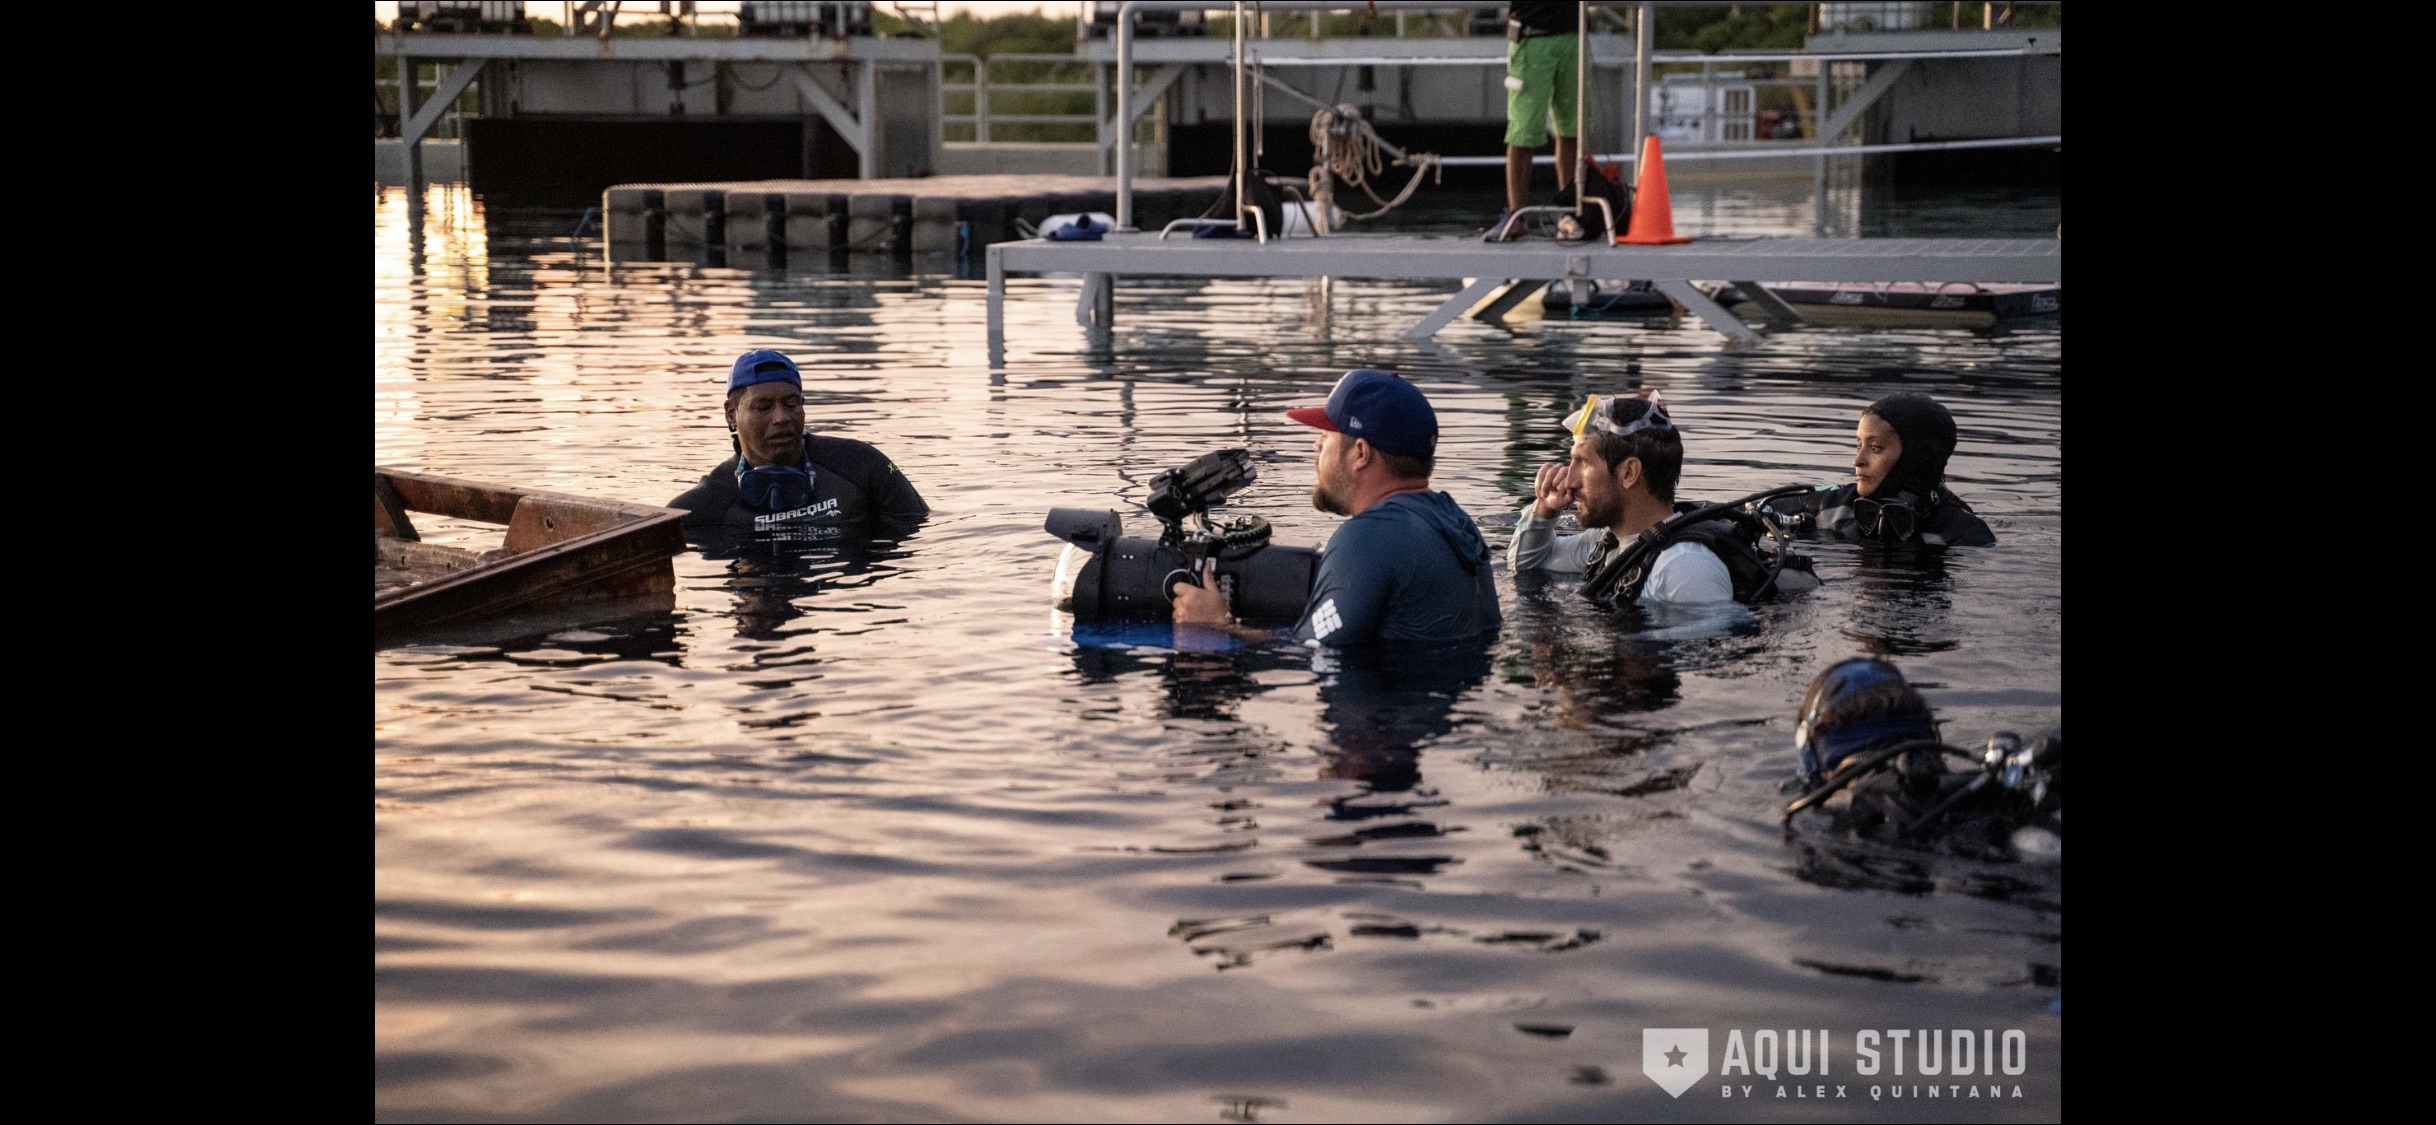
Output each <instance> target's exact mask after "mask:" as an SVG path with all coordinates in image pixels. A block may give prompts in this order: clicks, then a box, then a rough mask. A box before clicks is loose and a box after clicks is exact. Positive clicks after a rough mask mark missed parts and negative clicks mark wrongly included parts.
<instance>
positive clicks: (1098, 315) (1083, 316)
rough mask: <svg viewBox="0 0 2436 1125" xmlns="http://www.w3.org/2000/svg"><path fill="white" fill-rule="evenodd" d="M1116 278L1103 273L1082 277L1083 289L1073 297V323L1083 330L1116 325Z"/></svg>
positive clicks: (1088, 274)
mask: <svg viewBox="0 0 2436 1125" xmlns="http://www.w3.org/2000/svg"><path fill="white" fill-rule="evenodd" d="M1115 281H1116V278H1115V277H1113V276H1111V275H1109V274H1104V273H1087V274H1084V275H1083V288H1082V291H1081V292H1080V293H1077V294H1075V297H1074V323H1076V324H1079V325H1082V326H1083V327H1085V328H1112V327H1115V325H1116V286H1115V284H1114V283H1115Z"/></svg>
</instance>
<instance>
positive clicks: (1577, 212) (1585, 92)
mask: <svg viewBox="0 0 2436 1125" xmlns="http://www.w3.org/2000/svg"><path fill="white" fill-rule="evenodd" d="M1576 16H1577V18H1576V20H1575V22H1574V25H1573V27H1574V30H1573V217H1574V219H1575V220H1576V221H1579V220H1580V219H1581V217H1582V164H1583V163H1584V162H1585V161H1587V160H1589V159H1590V155H1589V154H1590V135H1589V134H1588V133H1585V132H1583V131H1582V109H1583V107H1584V106H1585V105H1586V104H1587V103H1588V102H1589V101H1590V88H1589V82H1590V5H1588V4H1584V5H1582V6H1581V7H1580V9H1579V10H1578V11H1577V12H1576ZM1415 174H1416V175H1417V174H1419V173H1418V172H1417V171H1416V172H1415Z"/></svg>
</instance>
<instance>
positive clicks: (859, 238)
mask: <svg viewBox="0 0 2436 1125" xmlns="http://www.w3.org/2000/svg"><path fill="white" fill-rule="evenodd" d="M1227 182H1228V181H1227V177H1225V176H1197V177H1190V178H1181V179H1149V180H1137V181H1135V182H1134V184H1133V206H1134V207H1135V208H1136V209H1137V210H1139V211H1140V212H1141V213H1142V217H1143V221H1146V222H1156V223H1160V224H1165V223H1166V222H1168V221H1170V220H1172V219H1182V218H1194V217H1197V216H1200V215H1202V214H1204V213H1207V212H1211V211H1213V210H1215V209H1221V208H1220V206H1219V197H1220V195H1221V194H1222V193H1223V192H1224V191H1225V190H1226V186H1227ZM1116 210H1117V181H1116V179H1115V178H1113V177H1108V176H925V177H922V178H919V179H895V180H754V181H740V182H728V183H677V184H618V185H615V186H612V187H610V188H609V189H607V190H606V191H604V192H602V193H601V235H602V239H603V241H604V243H605V244H606V246H607V248H608V253H609V260H610V261H613V262H663V261H698V260H700V259H701V258H702V257H703V255H704V253H705V252H706V251H711V250H719V251H723V252H724V253H726V254H728V255H735V256H748V255H763V256H778V257H782V256H784V255H785V254H786V253H788V252H790V251H793V252H801V253H814V252H817V253H824V254H825V253H832V252H837V253H862V254H890V255H895V256H898V257H920V256H928V255H939V254H947V255H953V254H959V253H966V252H978V251H979V250H980V249H981V248H982V247H984V246H987V245H989V244H991V243H995V242H1007V241H1012V240H1017V239H1022V238H1024V237H1025V228H1024V227H1022V226H1019V225H1018V222H1019V221H1020V222H1022V223H1027V224H1031V225H1034V226H1037V225H1038V224H1039V223H1040V222H1041V220H1043V219H1046V218H1048V217H1049V216H1051V215H1064V214H1073V213H1077V212H1087V211H1102V212H1108V213H1110V214H1114V213H1115V211H1116Z"/></svg>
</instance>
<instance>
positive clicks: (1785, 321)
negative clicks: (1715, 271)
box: [1731, 281, 1802, 327]
mask: <svg viewBox="0 0 2436 1125" xmlns="http://www.w3.org/2000/svg"><path fill="white" fill-rule="evenodd" d="M1731 284H1732V285H1733V286H1734V288H1736V289H1740V290H1742V295H1743V296H1745V297H1748V298H1750V299H1751V303H1752V304H1755V305H1758V306H1759V307H1760V311H1762V312H1765V313H1767V314H1768V320H1769V322H1770V323H1772V324H1775V325H1778V326H1779V327H1787V326H1791V325H1795V324H1800V323H1801V322H1802V314H1801V313H1800V312H1799V311H1797V310H1795V309H1794V307H1793V306H1792V305H1789V304H1786V303H1785V299H1784V298H1783V297H1779V296H1777V295H1776V294H1774V293H1770V292H1768V289H1767V287H1766V286H1764V285H1761V284H1760V283H1758V282H1756V281H1736V282H1732V283H1731Z"/></svg>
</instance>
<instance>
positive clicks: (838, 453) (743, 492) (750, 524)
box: [668, 348, 930, 540]
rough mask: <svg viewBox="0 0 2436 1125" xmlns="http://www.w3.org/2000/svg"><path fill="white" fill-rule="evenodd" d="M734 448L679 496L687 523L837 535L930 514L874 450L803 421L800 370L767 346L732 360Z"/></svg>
mask: <svg viewBox="0 0 2436 1125" xmlns="http://www.w3.org/2000/svg"><path fill="white" fill-rule="evenodd" d="M726 411H727V428H728V438H729V442H730V444H732V445H733V446H734V448H735V451H736V455H735V456H734V457H731V458H729V459H728V460H726V461H722V462H720V463H719V466H718V467H717V468H715V469H712V470H711V471H710V472H709V473H708V474H707V475H705V476H704V477H703V478H702V483H700V484H697V485H695V486H694V487H693V488H691V489H689V490H687V491H686V493H685V494H684V495H682V496H679V497H677V498H676V499H674V500H671V501H669V502H668V506H669V507H671V508H680V509H683V510H684V511H685V512H686V513H687V515H686V517H685V527H686V530H688V531H695V530H699V529H702V528H706V527H726V528H733V529H736V530H742V531H757V532H768V533H771V534H772V535H773V536H774V537H777V538H785V539H808V540H825V539H836V538H839V537H841V536H844V535H846V534H847V533H848V532H850V531H862V530H865V529H868V528H870V527H871V526H873V525H885V526H888V527H891V528H901V527H903V526H906V525H910V524H911V523H912V522H913V521H915V520H919V519H920V518H921V517H923V516H926V515H929V514H930V506H929V505H928V504H925V503H923V502H922V497H921V495H920V494H919V493H917V492H915V491H914V487H913V484H912V482H910V481H907V480H906V479H905V474H904V473H901V472H899V471H897V467H896V464H895V463H894V462H892V461H890V460H889V459H888V455H887V454H884V453H881V452H880V451H879V450H878V449H875V448H873V447H872V446H870V445H868V444H865V443H863V442H859V441H855V440H853V439H852V438H840V437H827V436H822V435H818V434H814V433H811V432H810V431H808V430H806V429H805V428H804V390H803V374H802V373H801V372H800V371H798V370H796V367H795V361H794V360H791V359H788V358H787V357H786V356H785V355H784V354H783V353H780V352H777V351H774V350H772V349H769V348H761V349H757V350H754V351H749V352H746V353H744V354H743V355H741V356H738V357H737V358H736V362H735V365H734V366H733V367H732V368H731V369H730V370H729V372H728V379H727V407H726Z"/></svg>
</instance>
